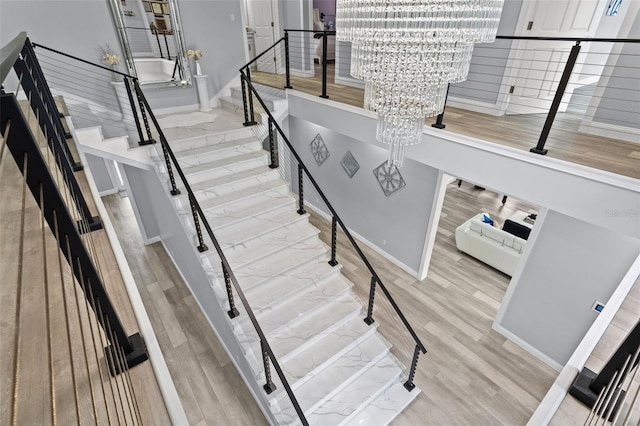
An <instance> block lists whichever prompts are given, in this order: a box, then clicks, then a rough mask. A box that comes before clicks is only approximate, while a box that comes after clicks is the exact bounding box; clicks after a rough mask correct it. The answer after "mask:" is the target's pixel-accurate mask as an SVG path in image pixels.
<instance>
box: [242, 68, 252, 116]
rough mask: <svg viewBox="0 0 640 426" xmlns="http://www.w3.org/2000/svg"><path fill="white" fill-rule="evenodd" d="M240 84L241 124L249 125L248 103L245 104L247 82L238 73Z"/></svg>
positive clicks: (243, 76)
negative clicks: (242, 119) (242, 118)
mask: <svg viewBox="0 0 640 426" xmlns="http://www.w3.org/2000/svg"><path fill="white" fill-rule="evenodd" d="M240 83H241V84H240V86H241V89H242V111H243V112H244V123H242V125H243V126H251V125H252V124H251V122H250V121H249V105H248V104H247V82H246V77H245V75H244V74H243V73H242V72H241V73H240Z"/></svg>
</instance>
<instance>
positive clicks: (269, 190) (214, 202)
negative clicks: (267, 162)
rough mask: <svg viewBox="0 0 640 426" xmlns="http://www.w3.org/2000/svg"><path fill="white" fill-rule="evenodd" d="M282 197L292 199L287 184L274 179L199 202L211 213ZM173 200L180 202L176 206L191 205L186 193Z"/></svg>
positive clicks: (199, 199) (199, 200) (203, 198)
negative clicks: (258, 200) (266, 198)
mask: <svg viewBox="0 0 640 426" xmlns="http://www.w3.org/2000/svg"><path fill="white" fill-rule="evenodd" d="M282 196H289V197H291V195H290V194H289V188H288V187H287V184H286V182H284V181H283V180H282V179H274V180H269V181H266V182H263V183H256V184H255V185H251V186H247V187H245V188H241V189H238V190H236V191H234V192H231V193H228V194H224V195H220V196H217V197H210V198H206V197H199V198H198V202H199V203H200V206H201V207H202V209H203V210H205V211H210V210H212V209H220V210H221V211H224V209H227V208H233V207H234V206H236V205H237V206H238V208H242V205H246V204H251V203H253V201H254V200H256V199H258V198H259V197H273V198H275V197H282ZM173 200H176V201H179V203H178V202H176V205H188V204H189V200H188V196H187V195H186V194H185V193H182V194H181V195H179V196H177V197H173Z"/></svg>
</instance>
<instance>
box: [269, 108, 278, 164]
mask: <svg viewBox="0 0 640 426" xmlns="http://www.w3.org/2000/svg"><path fill="white" fill-rule="evenodd" d="M269 156H270V157H271V164H269V167H270V168H272V169H277V168H278V163H277V161H276V144H275V136H274V134H273V119H272V118H271V116H269Z"/></svg>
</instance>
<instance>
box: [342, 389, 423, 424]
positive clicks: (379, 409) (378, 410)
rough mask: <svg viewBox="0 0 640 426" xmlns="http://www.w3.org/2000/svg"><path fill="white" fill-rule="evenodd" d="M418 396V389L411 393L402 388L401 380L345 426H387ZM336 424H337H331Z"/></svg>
mask: <svg viewBox="0 0 640 426" xmlns="http://www.w3.org/2000/svg"><path fill="white" fill-rule="evenodd" d="M419 394H420V389H419V388H418V387H415V388H413V390H412V391H411V392H409V391H407V389H406V388H405V387H404V386H403V383H402V380H399V381H398V382H396V383H394V384H393V385H391V386H389V387H388V388H387V389H385V390H384V391H383V392H382V393H380V394H379V395H377V396H376V398H374V399H373V400H372V401H370V402H369V403H368V404H367V405H366V406H365V407H364V408H363V409H362V410H361V411H359V412H358V413H356V415H355V416H353V417H352V418H350V419H348V420H347V422H346V423H344V424H346V425H351V426H359V425H376V426H377V425H381V426H382V425H387V424H389V423H391V421H393V419H394V418H396V416H397V415H398V414H400V413H401V412H402V410H404V409H405V408H406V407H407V406H408V405H409V404H410V403H411V402H412V401H413V400H414V399H416V397H417V396H418V395H419ZM331 424H338V423H331Z"/></svg>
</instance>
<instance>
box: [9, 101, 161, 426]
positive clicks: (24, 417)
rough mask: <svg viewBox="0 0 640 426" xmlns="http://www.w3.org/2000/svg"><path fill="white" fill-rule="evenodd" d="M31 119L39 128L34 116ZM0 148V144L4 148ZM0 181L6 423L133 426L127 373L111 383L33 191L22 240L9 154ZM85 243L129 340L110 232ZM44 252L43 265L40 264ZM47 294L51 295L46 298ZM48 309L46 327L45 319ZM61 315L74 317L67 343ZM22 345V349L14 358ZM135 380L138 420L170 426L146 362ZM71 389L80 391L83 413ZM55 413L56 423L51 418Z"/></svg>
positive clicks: (130, 321)
mask: <svg viewBox="0 0 640 426" xmlns="http://www.w3.org/2000/svg"><path fill="white" fill-rule="evenodd" d="M25 115H28V116H29V118H30V119H31V120H32V121H31V122H32V123H33V115H32V114H31V115H29V114H28V113H25ZM39 136H40V137H41V136H42V135H41V134H39ZM43 140H44V139H43V138H41V141H43ZM3 142H4V141H2V140H1V139H0V145H2V143H3ZM45 150H46V148H45ZM76 158H77V157H76ZM75 176H76V178H77V179H78V181H79V184H80V186H81V189H82V191H83V193H84V194H86V196H87V202H88V204H89V208H90V210H91V211H92V212H93V213H94V214H95V212H97V209H96V206H95V204H94V202H93V199H92V198H91V197H90V196H89V195H88V194H90V193H89V190H88V184H87V182H86V179H85V176H84V172H78V173H76V174H75ZM0 182H1V183H2V202H1V203H0V277H1V278H0V280H1V282H2V285H1V286H0V312H1V323H0V384H1V389H2V390H1V394H0V401H1V402H0V424H3V425H8V424H12V420H13V421H15V424H24V425H31V424H33V425H36V424H48V423H52V422H53V421H54V420H55V421H57V423H58V424H75V423H76V422H77V423H78V424H80V423H83V424H94V423H98V422H99V423H102V424H106V423H108V422H109V421H110V422H111V423H114V424H115V423H119V422H121V424H135V423H137V422H136V420H135V419H134V418H133V416H132V415H131V408H133V405H134V404H133V397H132V395H131V393H130V392H129V391H128V389H129V384H128V379H127V376H126V375H120V376H118V378H116V379H111V377H110V375H109V373H108V370H107V365H106V363H105V357H104V352H103V347H104V346H105V345H106V339H105V337H104V335H103V334H101V333H100V331H99V329H98V327H97V324H96V323H95V321H93V318H94V317H93V314H92V313H90V314H87V312H89V311H88V309H87V306H86V304H85V298H84V295H83V294H82V291H81V289H80V288H79V286H78V284H77V282H76V283H74V282H73V281H72V279H71V276H72V274H71V271H70V267H69V265H68V264H67V262H66V260H65V259H64V257H62V258H61V262H60V261H59V258H58V252H59V251H58V247H57V242H56V241H55V238H54V237H53V234H52V232H51V230H50V229H49V227H48V225H45V226H44V228H43V227H42V226H41V222H40V209H39V208H38V206H37V205H36V203H35V200H34V198H33V196H32V195H31V193H30V191H29V189H28V188H27V190H26V191H27V192H26V197H25V209H24V238H22V237H21V225H20V223H21V215H22V213H21V212H22V211H23V209H22V175H21V173H20V171H19V170H18V168H17V166H16V164H15V162H14V160H13V158H12V157H11V155H10V153H9V152H7V151H6V150H5V152H4V157H3V158H2V160H1V163H0ZM83 239H84V242H85V245H86V246H87V247H89V246H94V247H95V254H94V256H95V258H96V259H97V260H98V262H99V268H100V270H101V274H102V276H103V279H104V283H105V287H106V289H107V292H108V294H109V296H110V298H111V300H112V302H113V304H114V306H116V309H117V311H118V314H119V316H120V319H121V321H122V323H123V325H124V328H125V330H126V331H127V333H128V334H134V333H136V332H137V331H138V325H137V323H136V320H135V317H134V314H133V310H132V308H131V304H130V303H129V298H128V294H127V292H126V290H125V287H124V284H123V281H122V277H121V275H120V271H119V269H118V265H117V263H116V260H115V256H114V255H113V251H112V250H111V246H110V243H109V240H108V237H107V235H106V233H105V231H104V230H98V231H94V232H92V233H90V234H84V235H83ZM21 240H22V241H23V243H22V245H21V243H20V241H21ZM21 248H22V250H21ZM45 254H46V259H47V260H46V263H45V262H44V260H43V259H44V256H45ZM45 264H46V265H47V269H46V272H45V269H44V266H43V265H45ZM20 275H22V280H20ZM62 280H64V282H63V283H62V282H61V281H62ZM19 283H21V288H22V291H21V292H20V295H21V296H20V297H21V300H22V302H21V309H20V315H19V317H18V318H17V319H16V317H15V315H16V310H17V309H16V302H17V299H18V296H17V294H18V293H17V289H18V286H19ZM45 288H48V289H49V290H48V293H49V298H48V300H47V298H46V297H45V294H46V293H45ZM63 289H64V290H63ZM63 294H64V296H65V298H66V302H65V299H64V298H63ZM47 307H48V309H49V312H50V313H49V318H50V327H47V325H46V324H47V323H46V322H45V319H46V311H47ZM65 312H67V313H68V317H69V319H70V320H69V325H68V327H69V330H70V335H71V336H72V338H71V339H70V340H71V342H70V343H68V341H69V339H68V338H67V336H68V334H67V325H66V320H65V316H66V315H65ZM79 318H82V319H79ZM80 323H82V324H83V326H82V327H80ZM89 324H92V326H91V327H90V326H89ZM18 328H19V329H20V333H19V336H20V341H19V343H18V345H17V346H16V345H15V344H14V342H15V336H16V334H17V331H18ZM81 331H82V332H83V333H84V339H83V336H82V334H81ZM92 333H94V334H93V335H92ZM92 336H93V337H92ZM83 340H84V341H83ZM94 341H95V345H94V343H93V342H94ZM16 347H17V348H18V349H19V352H16ZM16 353H18V360H19V367H18V370H17V376H16V377H17V380H18V387H17V389H18V391H17V395H18V398H17V411H16V412H15V417H14V418H13V419H12V418H11V411H12V409H11V407H12V405H13V388H14V387H13V386H14V383H15V382H14V375H13V371H14V370H13V365H14V360H15V357H16ZM71 354H73V361H71ZM50 365H51V369H50V368H49V366H50ZM72 372H74V375H72ZM74 376H75V377H74ZM74 382H75V385H74ZM130 383H131V384H132V386H133V389H134V393H135V398H136V400H137V404H138V405H139V408H140V414H141V418H142V422H143V423H147V424H163V423H167V419H168V414H167V412H166V409H165V406H164V402H163V400H162V397H161V394H160V390H159V388H158V385H157V382H156V379H155V375H154V373H153V369H152V367H151V364H150V362H148V361H147V362H144V363H143V364H141V365H139V366H137V367H135V368H133V369H131V370H130ZM74 389H76V390H77V394H78V403H77V409H76V403H75V401H74V399H75V398H74ZM127 395H129V396H127ZM54 400H55V402H54ZM129 404H131V405H129ZM94 405H95V407H96V409H95V410H94V408H93V407H94ZM53 407H55V417H52V412H53Z"/></svg>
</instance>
